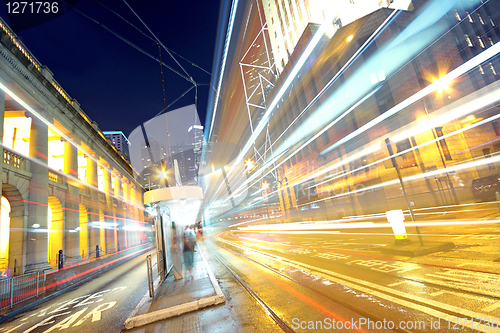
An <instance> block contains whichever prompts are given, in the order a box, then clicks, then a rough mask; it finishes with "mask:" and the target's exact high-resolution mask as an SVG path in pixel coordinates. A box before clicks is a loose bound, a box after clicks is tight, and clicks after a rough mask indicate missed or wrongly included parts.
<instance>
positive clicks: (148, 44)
mask: <svg viewBox="0 0 500 333" xmlns="http://www.w3.org/2000/svg"><path fill="white" fill-rule="evenodd" d="M5 2H6V1H5ZM127 2H128V3H129V4H130V5H131V6H132V8H133V9H134V10H135V11H136V13H137V14H138V15H139V16H140V17H141V18H142V19H143V20H144V21H145V23H146V24H147V25H148V26H149V28H150V29H151V30H152V31H153V33H154V34H155V35H156V36H157V37H158V38H159V39H160V41H161V42H162V43H163V44H164V45H165V46H166V47H167V48H169V49H170V50H172V51H174V52H176V53H178V54H179V55H181V56H182V57H184V58H187V59H188V60H190V62H188V61H185V60H183V59H182V58H180V57H178V56H176V58H177V59H178V61H179V63H180V64H181V65H182V66H183V67H184V69H185V70H186V71H187V72H188V73H189V75H190V76H191V77H192V78H193V79H194V81H196V82H197V83H198V84H201V86H199V87H198V104H197V105H198V114H199V117H200V121H201V123H202V124H205V114H206V110H207V99H208V94H209V85H208V84H209V82H210V80H211V76H210V75H209V74H207V73H206V72H204V71H202V70H200V69H198V68H196V67H194V66H193V65H192V64H191V62H192V63H195V64H196V65H198V66H200V67H201V68H203V69H205V70H206V71H208V72H212V64H213V57H214V48H215V42H216V41H215V39H216V33H217V25H218V17H219V7H220V2H219V1H218V0H210V1H206V0H183V1H174V0H168V1H165V0H148V1H145V0H128V1H127ZM101 3H103V4H104V5H105V6H106V7H108V8H110V9H112V10H113V11H115V12H116V13H118V14H120V15H121V16H123V17H124V18H125V19H126V20H127V21H129V22H131V23H132V24H133V25H135V26H136V27H138V28H139V29H140V30H142V31H144V32H145V33H147V34H148V35H150V34H149V33H148V31H147V29H146V27H144V25H143V24H142V23H141V22H140V21H139V19H137V18H136V16H135V15H134V14H133V13H132V12H131V11H130V9H129V8H128V7H127V6H126V4H125V3H124V2H123V1H118V0H113V1H109V0H108V1H101ZM76 8H77V9H78V10H79V11H81V12H82V13H84V14H86V15H88V16H89V17H91V18H92V19H94V20H97V21H99V22H100V23H101V24H103V25H105V26H106V27H108V28H109V29H110V30H112V31H113V32H115V33H117V34H119V35H121V36H123V37H124V38H126V39H127V40H129V41H130V42H131V43H133V44H135V45H137V46H138V47H140V48H141V49H143V50H144V51H146V52H148V53H149V54H151V55H152V56H154V57H155V58H158V56H159V53H158V46H157V44H156V43H155V42H153V41H151V40H150V39H148V38H147V37H145V36H144V35H142V34H141V33H140V32H138V31H137V30H136V29H134V28H133V27H131V26H130V25H129V24H128V23H127V22H125V21H123V20H122V19H120V18H119V17H117V16H116V15H115V14H113V13H112V12H111V11H109V10H108V9H106V8H105V7H103V6H102V5H101V4H100V3H99V2H97V1H94V0H83V1H79V2H78V4H77V5H76ZM0 16H1V17H2V18H3V19H4V20H5V21H6V22H7V23H9V20H8V18H7V14H6V7H5V6H1V8H0ZM17 34H18V36H19V37H20V38H21V40H22V41H23V43H24V44H25V45H26V46H27V47H28V49H29V50H30V51H31V52H32V53H33V54H34V56H35V57H36V58H37V59H38V60H39V61H40V62H41V63H42V65H46V66H47V67H48V68H49V69H50V70H51V71H52V72H53V73H54V78H55V80H56V81H57V82H59V84H60V85H61V86H62V87H63V89H65V90H66V91H67V92H68V94H69V95H70V96H71V97H72V98H75V99H76V100H78V102H79V103H80V104H81V108H82V110H83V111H84V112H85V113H87V115H88V116H89V117H90V118H91V119H92V120H94V121H96V122H97V123H98V124H99V127H100V129H101V130H102V131H112V130H113V131H116V130H118V131H123V132H124V133H125V135H127V136H128V135H129V134H130V132H131V131H132V130H133V129H134V128H135V127H137V126H139V125H140V124H141V123H143V122H145V121H147V120H149V119H151V118H153V117H154V116H156V115H157V114H158V113H160V112H161V111H162V110H163V94H162V83H161V75H160V65H159V63H158V62H156V61H155V60H153V59H151V58H149V57H148V56H146V55H144V54H142V53H141V52H140V51H138V50H136V49H135V48H133V47H132V46H129V45H128V44H126V43H125V42H123V41H122V40H120V39H119V38H117V37H116V36H114V35H113V34H112V33H110V32H108V31H107V30H105V29H104V28H103V27H101V26H99V25H98V24H96V23H94V22H93V21H91V20H89V19H88V18H86V17H84V16H82V15H80V14H79V13H77V12H76V11H75V10H70V11H68V12H67V13H66V14H64V15H62V16H60V17H58V18H56V19H54V20H51V21H49V22H47V23H44V24H41V25H39V26H36V27H33V28H30V29H26V30H22V31H19V32H17ZM174 56H175V55H174ZM161 57H162V60H163V62H164V63H166V64H167V65H169V66H170V67H172V68H174V69H175V70H177V71H178V72H180V73H182V74H184V73H183V71H182V69H181V68H180V67H179V66H178V65H177V64H176V63H175V62H174V61H173V60H172V58H170V56H169V55H168V53H167V52H166V51H165V50H164V49H162V51H161ZM163 75H164V80H165V94H166V104H167V105H169V104H170V103H172V102H174V100H175V99H177V98H178V97H180V96H181V95H182V94H183V93H184V92H185V91H186V90H188V89H189V88H190V87H191V86H193V85H192V84H191V83H190V82H188V81H186V80H185V79H184V78H182V77H180V76H178V75H177V74H175V73H173V72H172V71H170V70H169V69H167V68H165V67H163ZM194 102H195V93H194V89H193V90H191V91H190V92H188V93H187V94H186V95H185V96H184V97H182V98H181V99H180V100H179V101H178V102H176V103H175V104H173V105H172V106H171V107H170V108H169V109H168V110H173V109H177V108H180V107H183V106H186V105H190V104H194Z"/></svg>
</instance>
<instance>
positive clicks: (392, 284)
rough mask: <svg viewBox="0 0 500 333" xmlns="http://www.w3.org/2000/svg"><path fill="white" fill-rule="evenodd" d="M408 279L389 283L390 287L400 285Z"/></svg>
mask: <svg viewBox="0 0 500 333" xmlns="http://www.w3.org/2000/svg"><path fill="white" fill-rule="evenodd" d="M405 282H406V281H399V282H396V283H391V284H388V285H387V286H388V287H395V286H399V285H400V284H403V283H405Z"/></svg>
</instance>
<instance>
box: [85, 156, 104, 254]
mask: <svg viewBox="0 0 500 333" xmlns="http://www.w3.org/2000/svg"><path fill="white" fill-rule="evenodd" d="M87 184H89V185H90V199H91V203H92V206H91V207H87V209H88V212H89V225H90V228H89V236H90V243H89V244H90V251H91V252H92V251H95V247H96V245H99V248H100V249H101V248H103V247H105V244H101V241H100V233H101V228H97V225H94V224H93V223H94V222H104V221H100V220H99V193H98V192H97V190H96V189H95V188H96V187H97V163H96V162H95V161H94V160H93V159H91V158H90V157H87ZM102 227H103V226H102ZM102 230H103V232H104V229H102ZM101 253H102V251H101Z"/></svg>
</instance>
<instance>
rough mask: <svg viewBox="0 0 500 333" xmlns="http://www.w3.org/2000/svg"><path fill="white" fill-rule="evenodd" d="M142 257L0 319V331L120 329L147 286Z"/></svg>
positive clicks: (93, 330) (106, 330)
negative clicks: (23, 311) (2, 320)
mask: <svg viewBox="0 0 500 333" xmlns="http://www.w3.org/2000/svg"><path fill="white" fill-rule="evenodd" d="M145 258H146V254H143V255H141V256H139V257H137V258H134V259H132V260H130V261H128V262H126V263H124V264H123V265H120V266H118V267H117V268H115V269H112V270H110V271H108V272H106V273H104V274H102V275H101V276H99V277H97V278H95V279H93V280H91V281H89V282H87V283H85V284H83V285H81V286H79V287H76V288H75V289H73V290H71V291H68V292H66V293H64V294H62V295H60V296H58V297H55V298H53V299H52V300H50V301H47V302H45V303H43V304H42V305H40V306H39V307H37V308H35V309H32V310H31V311H28V312H25V313H23V314H22V315H20V316H18V317H17V318H14V319H13V320H11V321H10V322H6V323H2V325H1V327H0V332H1V333H10V332H19V333H29V332H33V333H36V332H47V333H48V332H58V331H60V330H64V332H95V333H98V332H106V333H114V332H120V331H121V330H122V329H123V323H124V322H125V320H126V319H127V317H128V315H129V314H130V313H131V312H132V310H133V309H134V308H135V306H136V305H137V304H138V303H139V301H140V300H141V298H142V297H143V296H144V294H145V293H146V291H147V290H148V285H147V280H148V278H147V271H146V259H145Z"/></svg>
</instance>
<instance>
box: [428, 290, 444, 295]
mask: <svg viewBox="0 0 500 333" xmlns="http://www.w3.org/2000/svg"><path fill="white" fill-rule="evenodd" d="M442 294H444V291H442V290H441V291H435V292H433V293H431V294H429V296H439V295H442Z"/></svg>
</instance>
